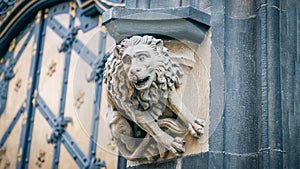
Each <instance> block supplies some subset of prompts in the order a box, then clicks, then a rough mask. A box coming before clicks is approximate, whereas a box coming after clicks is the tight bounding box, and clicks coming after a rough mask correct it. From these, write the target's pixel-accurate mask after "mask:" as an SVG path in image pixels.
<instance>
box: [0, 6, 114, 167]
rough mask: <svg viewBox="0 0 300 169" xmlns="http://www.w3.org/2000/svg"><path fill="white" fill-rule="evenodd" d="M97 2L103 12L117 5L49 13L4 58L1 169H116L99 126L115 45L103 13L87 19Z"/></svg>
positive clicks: (111, 147)
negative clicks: (105, 76)
mask: <svg viewBox="0 0 300 169" xmlns="http://www.w3.org/2000/svg"><path fill="white" fill-rule="evenodd" d="M94 2H97V3H99V4H98V6H97V7H96V8H99V9H98V10H100V11H101V10H103V11H104V10H106V9H107V8H108V7H109V6H110V5H113V4H116V2H114V1H112V2H109V1H104V0H103V1H93V2H92V1H78V3H76V2H73V1H71V2H64V3H60V4H58V5H55V6H52V7H49V8H44V9H42V10H40V11H39V12H38V13H37V14H36V17H35V20H34V21H32V22H31V23H29V24H28V25H27V26H26V27H25V28H24V29H23V30H22V31H21V33H20V34H19V35H18V36H17V37H16V38H14V39H13V40H12V42H11V43H10V46H9V49H8V51H7V52H6V53H5V55H4V56H3V57H0V58H1V60H0V63H1V64H0V80H1V82H0V91H1V93H0V94H1V98H0V139H1V140H0V148H1V149H0V168H14V167H16V168H50V167H52V168H74V167H77V168H99V167H105V166H106V167H107V168H116V167H117V158H118V155H117V150H116V148H115V146H114V143H113V142H112V141H111V139H110V135H109V133H108V130H107V129H106V124H105V122H104V121H101V120H102V118H101V117H103V116H105V115H104V114H105V112H104V111H105V108H104V107H105V105H104V106H103V104H105V102H103V101H102V102H101V96H102V73H103V66H104V63H105V61H106V58H107V57H108V55H109V52H110V49H111V48H110V47H109V46H110V45H111V44H113V40H112V39H111V38H110V37H109V35H108V34H107V33H106V31H105V28H104V27H102V26H101V22H102V21H101V19H102V17H101V15H100V16H99V17H88V16H86V15H84V14H86V13H93V10H92V9H87V7H86V6H87V4H89V3H94ZM100 2H101V3H103V4H101V3H100ZM78 4H79V5H80V6H81V7H85V8H80V7H78ZM103 100H104V99H103ZM100 105H102V110H100ZM100 125H101V127H99V126H100ZM98 133H100V134H101V137H100V136H99V135H98ZM97 144H98V146H97ZM99 157H101V159H100V158H99Z"/></svg>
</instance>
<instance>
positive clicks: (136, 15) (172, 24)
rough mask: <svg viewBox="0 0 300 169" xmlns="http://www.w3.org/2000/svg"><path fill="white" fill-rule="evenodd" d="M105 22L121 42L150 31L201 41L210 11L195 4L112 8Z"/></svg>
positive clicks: (167, 37) (111, 32) (160, 36)
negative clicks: (162, 7) (156, 7)
mask: <svg viewBox="0 0 300 169" xmlns="http://www.w3.org/2000/svg"><path fill="white" fill-rule="evenodd" d="M103 25H105V26H106V27H107V30H108V32H109V33H110V35H111V36H112V37H113V38H114V39H115V40H116V41H117V42H120V41H121V40H122V39H125V38H128V37H131V36H133V35H145V34H147V35H154V36H155V37H157V38H162V39H170V38H171V39H177V40H185V41H189V42H194V43H201V42H202V41H203V39H204V37H205V34H206V32H207V31H208V29H209V27H210V26H209V25H210V15H209V14H207V13H205V12H202V11H200V10H198V9H196V8H193V7H178V8H164V9H127V8H111V9H109V10H108V11H106V12H104V13H103Z"/></svg>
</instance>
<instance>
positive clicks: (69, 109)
mask: <svg viewBox="0 0 300 169" xmlns="http://www.w3.org/2000/svg"><path fill="white" fill-rule="evenodd" d="M71 56H72V57H71V62H70V72H69V79H68V81H69V82H70V83H72V85H68V88H67V96H66V107H65V117H71V118H72V125H69V126H68V127H67V128H66V130H67V131H68V132H69V134H70V135H71V136H72V137H73V139H74V141H75V142H76V144H77V145H78V146H79V147H80V148H81V150H82V151H83V152H84V153H85V154H87V153H88V150H89V149H88V148H89V136H88V133H87V132H89V131H87V129H89V128H90V126H88V125H87V124H90V121H91V119H92V112H93V106H92V104H91V105H89V101H88V99H93V98H94V97H93V93H92V94H91V93H90V92H89V91H88V90H91V91H94V90H93V88H94V86H93V85H87V86H89V87H90V89H89V88H88V87H84V85H85V84H86V82H85V81H86V80H85V74H86V73H87V72H89V70H90V69H91V68H90V67H89V66H85V67H82V66H81V67H82V70H81V71H78V70H76V69H77V66H78V64H80V63H81V64H85V63H83V61H82V59H81V58H80V57H79V56H78V55H77V53H76V52H74V51H73V52H72V55H71ZM74 78H76V79H77V78H78V80H76V81H74V80H75V79H74ZM76 82H77V83H80V84H75V83H76ZM87 89H88V90H87ZM88 96H90V98H88ZM80 97H81V98H80ZM78 115H79V116H80V117H82V116H84V120H86V121H81V120H82V119H80V118H79V117H78ZM83 123H85V124H84V125H85V126H86V127H87V128H84V127H83V126H82V124H83Z"/></svg>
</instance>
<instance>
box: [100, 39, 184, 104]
mask: <svg viewBox="0 0 300 169" xmlns="http://www.w3.org/2000/svg"><path fill="white" fill-rule="evenodd" d="M182 76H183V71H182V69H181V67H180V66H179V64H178V63H176V62H174V61H172V60H171V58H170V56H169V53H168V51H167V48H165V47H164V46H163V41H162V40H161V39H156V38H154V37H153V36H133V37H131V38H129V39H124V40H123V41H122V42H121V43H120V44H119V45H117V46H116V47H115V51H114V53H113V55H112V56H111V57H110V58H109V59H108V60H107V63H106V67H105V72H104V77H105V79H104V82H105V83H106V84H107V89H108V92H109V95H110V97H113V98H114V99H113V100H114V103H113V104H114V106H117V107H118V108H120V109H122V103H124V102H125V103H126V104H131V105H132V106H134V107H135V108H137V109H139V110H147V109H149V108H150V107H151V106H153V104H155V103H158V101H159V100H160V99H166V98H167V97H168V91H169V90H175V89H176V88H178V87H179V85H180V84H181V77H182Z"/></svg>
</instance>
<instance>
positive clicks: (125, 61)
mask: <svg viewBox="0 0 300 169" xmlns="http://www.w3.org/2000/svg"><path fill="white" fill-rule="evenodd" d="M123 63H124V64H131V59H130V57H129V56H125V57H124V58H123Z"/></svg>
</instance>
